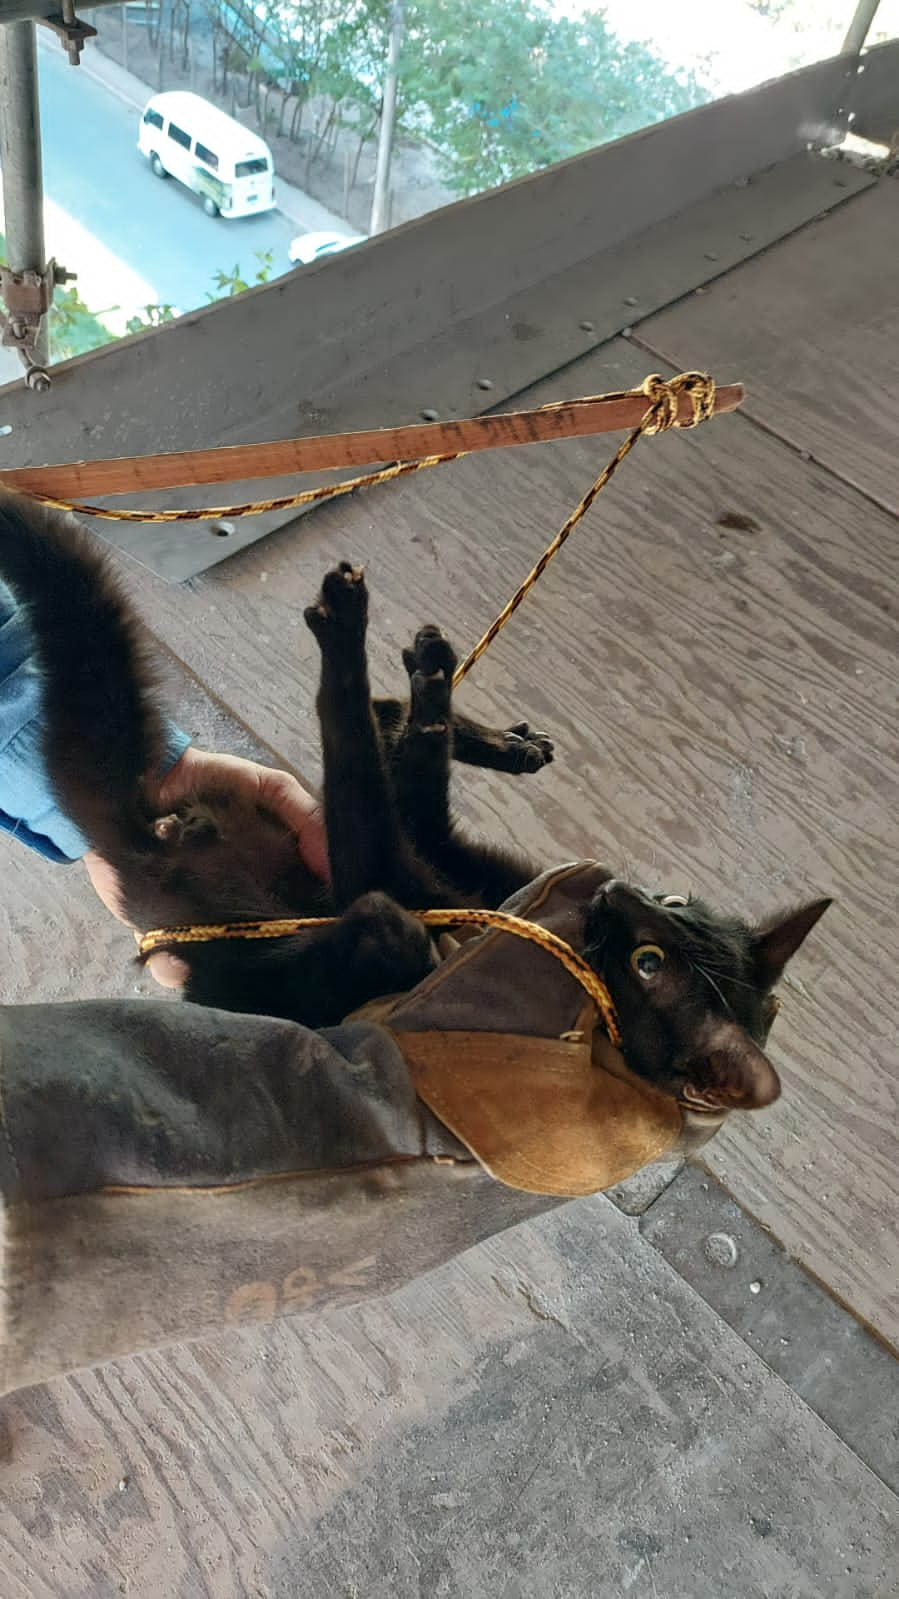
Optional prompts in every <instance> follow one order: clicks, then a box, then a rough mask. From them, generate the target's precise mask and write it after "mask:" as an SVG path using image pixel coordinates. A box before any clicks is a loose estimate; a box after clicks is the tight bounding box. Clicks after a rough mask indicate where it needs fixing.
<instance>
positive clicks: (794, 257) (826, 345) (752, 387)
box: [639, 167, 899, 512]
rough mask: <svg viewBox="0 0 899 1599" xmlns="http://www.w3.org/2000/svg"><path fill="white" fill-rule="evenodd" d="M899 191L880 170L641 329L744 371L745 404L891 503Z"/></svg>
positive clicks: (664, 343) (656, 340)
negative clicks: (840, 201)
mask: <svg viewBox="0 0 899 1599" xmlns="http://www.w3.org/2000/svg"><path fill="white" fill-rule="evenodd" d="M851 172H852V169H851V168H848V167H843V168H839V167H838V168H835V176H836V178H839V177H840V176H842V175H843V174H849V173H851ZM845 181H846V182H847V183H849V184H853V183H854V179H853V178H852V177H850V176H847V177H846V178H845ZM896 198H897V191H896V183H895V181H894V180H893V179H891V178H883V179H881V181H880V183H879V184H877V185H876V186H875V187H874V188H872V189H868V190H867V191H866V192H865V193H863V194H856V195H855V196H854V198H853V199H852V200H850V201H849V202H848V203H847V204H846V205H845V206H841V207H839V209H838V210H836V211H831V212H830V213H828V215H827V216H823V217H821V218H820V220H819V221H817V222H815V223H814V224H812V225H810V226H809V227H806V228H802V229H800V231H799V232H797V233H795V234H794V235H793V237H792V238H791V239H786V240H784V241H783V242H782V243H781V244H779V245H778V247H777V249H776V250H771V251H769V252H768V253H767V254H766V255H763V256H759V257H758V258H757V259H756V260H754V261H751V262H746V263H745V264H744V265H742V266H740V267H737V268H736V269H735V270H734V271H733V272H730V273H728V274H727V276H726V277H725V278H724V279H723V280H722V281H721V282H719V283H717V284H715V285H713V286H711V287H709V289H708V290H707V291H706V292H705V293H703V294H702V295H699V296H697V297H695V298H692V299H689V300H686V301H683V302H682V303H681V304H680V305H675V306H672V307H670V308H669V309H668V310H666V311H662V312H660V313H659V314H658V315H657V316H654V317H651V318H650V319H649V320H648V321H646V322H644V323H642V324H641V326H640V328H639V336H640V338H641V339H645V340H646V341H647V342H648V343H649V344H650V345H651V346H652V347H653V348H654V349H656V350H660V351H663V352H664V353H665V354H666V355H667V356H668V357H669V358H670V359H671V360H673V361H674V362H677V361H678V360H680V359H681V358H682V356H684V352H688V358H689V362H690V365H691V366H699V367H702V368H703V369H708V370H711V371H716V372H717V371H720V370H731V369H735V370H739V373H740V376H741V378H743V379H745V382H746V386H747V401H746V406H745V410H746V413H747V415H749V416H753V417H755V418H757V419H758V421H759V422H760V423H762V424H763V425H764V426H765V427H766V428H771V429H772V430H773V431H774V432H775V433H777V434H778V435H779V436H780V437H781V438H783V439H785V440H787V441H788V442H789V443H790V444H792V445H794V446H795V447H796V449H798V450H802V451H806V452H807V453H809V454H810V455H812V456H813V457H814V458H815V459H816V460H818V461H821V462H823V463H824V465H826V466H828V467H830V469H831V470H832V471H834V472H836V473H838V474H839V476H840V477H841V478H842V479H843V480H844V481H845V482H847V483H855V484H857V485H858V487H859V488H860V489H862V490H863V492H864V493H866V494H869V495H871V497H872V498H873V499H875V500H877V501H879V502H880V504H882V505H884V506H886V507H887V508H888V509H890V510H892V511H894V512H895V511H897V510H899V492H897V482H899V477H897V472H896V456H897V449H896V408H897V401H899V392H897V377H896V351H897V349H899V295H897V293H896V272H895V261H896V257H897V253H899V205H897V203H896Z"/></svg>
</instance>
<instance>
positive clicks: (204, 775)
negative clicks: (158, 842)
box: [84, 744, 328, 988]
mask: <svg viewBox="0 0 899 1599" xmlns="http://www.w3.org/2000/svg"><path fill="white" fill-rule="evenodd" d="M204 787H216V788H224V787H227V788H229V789H231V790H232V792H234V793H235V794H240V795H241V796H242V797H243V798H244V799H247V800H249V801H250V802H251V803H252V804H255V805H263V806H264V807H265V808H266V810H269V811H271V812H272V813H273V815H275V816H277V817H279V818H280V820H281V821H282V822H283V823H284V825H285V826H286V827H289V828H290V830H291V832H292V833H293V834H294V836H295V837H296V841H297V848H298V850H299V853H300V857H301V859H302V860H303V862H304V864H305V865H306V866H308V868H309V870H310V871H311V872H314V873H315V875H316V877H321V878H327V876H328V850H327V845H326V842H325V828H324V822H323V820H322V815H321V808H320V806H319V803H318V801H317V800H315V799H313V797H312V795H311V794H307V792H306V790H305V789H304V788H303V787H302V785H301V784H300V783H298V782H297V779H296V778H295V777H292V776H291V774H290V773H289V772H279V771H275V770H273V769H272V768H270V767H268V766H259V765H257V763H256V762H255V761H246V760H244V759H243V758H242V757H241V756H239V755H216V754H211V753H210V752H209V751H207V750H198V749H195V748H194V746H193V745H192V744H191V745H189V746H188V748H187V749H186V750H185V751H184V754H183V755H182V756H181V757H180V759H179V760H177V761H176V762H175V764H174V766H173V767H172V768H171V770H170V771H168V772H167V773H166V775H165V777H164V778H163V780H162V782H161V784H160V785H159V789H158V793H157V799H158V802H159V806H160V810H161V811H162V812H165V811H166V810H175V809H176V808H177V806H178V805H180V803H181V801H182V800H183V799H184V798H185V797H186V796H187V795H188V794H192V793H195V792H196V791H197V790H198V789H202V788H204ZM84 865H85V868H86V870H87V874H88V876H89V878H90V880H91V883H92V884H93V887H94V890H95V892H96V893H97V894H98V896H99V898H100V899H101V900H102V901H103V904H104V905H105V906H106V909H107V910H108V911H111V912H112V914H113V916H115V917H117V918H118V920H119V921H125V919H126V918H125V916H124V915H123V913H122V905H121V891H120V887H119V882H118V878H117V876H116V874H115V871H114V870H113V868H112V867H111V866H110V865H109V862H108V861H105V860H104V859H103V858H102V856H100V855H97V854H96V853H95V852H94V851H93V850H90V851H88V853H87V854H86V855H85V856H84ZM147 965H148V966H149V968H150V971H151V972H152V974H153V976H154V977H155V979H156V981H157V982H158V983H160V984H161V986H162V987H163V988H183V986H184V983H185V981H186V978H187V966H186V964H185V962H184V961H182V960H179V959H178V957H177V956H176V955H168V954H162V953H160V954H158V955H151V956H150V959H149V960H148V962H147Z"/></svg>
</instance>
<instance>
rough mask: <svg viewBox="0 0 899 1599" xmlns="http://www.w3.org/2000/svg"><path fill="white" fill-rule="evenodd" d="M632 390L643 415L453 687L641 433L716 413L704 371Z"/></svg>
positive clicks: (461, 669) (690, 425) (467, 659)
mask: <svg viewBox="0 0 899 1599" xmlns="http://www.w3.org/2000/svg"><path fill="white" fill-rule="evenodd" d="M634 392H636V393H641V392H642V393H643V394H645V395H646V396H647V398H648V399H649V401H650V404H649V406H648V407H647V410H646V413H645V415H644V416H643V417H642V418H641V420H640V421H639V422H638V424H637V426H636V427H635V428H634V429H633V430H632V431H631V432H630V433H629V434H628V436H627V438H626V439H625V440H624V441H623V443H622V444H621V445H619V447H618V449H617V450H616V451H615V454H614V455H613V457H612V459H611V461H610V462H609V464H608V466H606V467H605V468H604V469H603V471H602V472H600V474H599V477H598V478H597V479H596V481H595V482H594V483H592V484H591V485H590V487H589V489H588V490H587V492H586V494H585V495H584V497H583V499H582V500H581V501H580V503H579V504H578V505H576V506H575V508H574V510H573V511H572V513H571V515H570V516H569V518H568V520H567V521H566V522H565V523H564V525H563V526H562V527H561V528H560V529H559V531H558V533H557V534H556V536H555V538H554V539H553V541H552V543H551V544H549V545H547V547H546V549H545V550H544V552H543V554H542V555H541V557H540V559H539V561H538V562H537V564H536V566H532V567H531V570H530V572H529V573H528V575H527V577H526V578H525V579H524V582H523V583H522V584H521V586H520V588H518V589H517V590H516V592H515V593H514V594H513V595H512V598H511V599H510V601H509V603H508V605H505V606H503V609H502V610H501V611H500V613H499V616H498V617H497V618H496V620H495V621H494V622H491V624H490V626H489V627H488V629H487V631H486V633H485V634H484V635H483V637H482V638H480V639H479V640H478V642H477V644H476V645H475V647H474V649H473V650H472V651H471V654H470V655H467V656H466V657H465V660H464V661H462V663H461V665H459V666H457V667H456V671H455V673H454V676H453V688H456V687H457V686H458V685H459V684H460V683H461V681H462V679H463V677H465V675H466V673H467V672H470V671H471V668H472V667H473V666H474V664H475V662H476V661H479V660H480V658H481V656H482V655H483V654H484V651H485V650H487V649H489V648H490V645H491V644H492V643H493V640H494V639H495V638H496V635H497V633H499V632H500V630H501V629H502V628H504V627H505V625H506V623H507V622H508V620H509V617H510V616H512V614H513V612H515V611H517V610H518V607H519V605H520V604H521V602H522V600H523V599H524V597H525V595H526V594H529V593H530V591H531V589H532V588H533V587H534V584H535V583H536V582H537V580H538V578H540V577H542V576H543V573H544V572H545V571H546V568H547V567H548V566H549V563H550V561H551V560H552V558H553V556H554V555H557V554H558V552H559V550H560V549H561V548H562V545H563V544H564V543H565V540H566V539H567V538H568V536H569V534H570V533H573V532H574V530H575V528H576V527H577V525H578V522H579V521H580V520H581V517H582V516H584V515H585V514H586V512H587V511H589V509H590V507H591V505H592V504H593V501H594V500H595V499H596V496H597V495H598V494H599V493H601V492H602V490H603V489H604V488H605V486H606V484H607V483H608V481H609V479H610V478H611V477H613V476H614V474H615V473H616V472H617V470H618V468H619V466H620V465H621V463H622V461H623V460H624V458H625V456H627V455H630V452H631V450H632V449H633V447H634V445H635V444H636V442H637V440H638V439H639V438H642V437H643V435H644V433H649V434H652V433H663V432H664V431H665V430H666V428H670V427H687V428H695V427H698V426H699V423H700V422H706V421H707V420H708V418H709V417H710V416H713V415H714V412H715V382H714V379H713V378H710V377H709V376H708V375H707V374H706V373H705V372H681V373H680V374H679V376H678V377H675V378H669V379H668V381H667V382H666V381H665V379H664V378H662V377H660V376H659V375H658V373H653V374H652V376H650V377H648V378H646V379H645V381H644V383H643V385H642V389H641V390H635V391H634ZM681 392H684V393H686V394H688V395H689V397H690V400H691V402H692V407H693V415H692V418H691V420H690V421H689V422H679V421H678V420H677V410H678V406H677V398H678V395H679V394H680V393H681Z"/></svg>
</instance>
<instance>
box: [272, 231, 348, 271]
mask: <svg viewBox="0 0 899 1599" xmlns="http://www.w3.org/2000/svg"><path fill="white" fill-rule="evenodd" d="M364 242H365V234H364V233H299V234H297V237H296V238H295V239H291V241H290V244H289V246H288V250H287V253H288V255H289V256H290V259H291V261H292V262H293V264H294V266H308V265H309V263H310V261H317V260H318V259H319V256H322V255H333V254H334V252H335V251H336V250H348V249H349V248H350V245H352V244H364Z"/></svg>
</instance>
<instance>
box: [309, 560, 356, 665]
mask: <svg viewBox="0 0 899 1599" xmlns="http://www.w3.org/2000/svg"><path fill="white" fill-rule="evenodd" d="M303 617H304V619H305V622H306V626H307V627H308V628H309V630H310V632H312V633H314V634H315V637H316V638H317V639H318V642H319V644H321V645H322V647H323V648H324V646H325V644H326V643H328V644H330V643H336V642H337V641H338V640H341V641H343V640H346V639H359V638H362V637H364V635H365V626H366V622H367V620H368V590H367V588H366V586H365V573H364V571H363V569H362V567H361V566H352V565H351V563H350V562H349V561H341V563H340V565H339V566H336V567H334V569H333V570H332V571H330V572H328V573H327V575H326V577H325V580H324V582H323V583H322V587H321V593H320V594H319V597H318V599H317V600H316V602H315V604H314V605H309V606H307V608H306V610H305V611H304V612H303Z"/></svg>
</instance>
